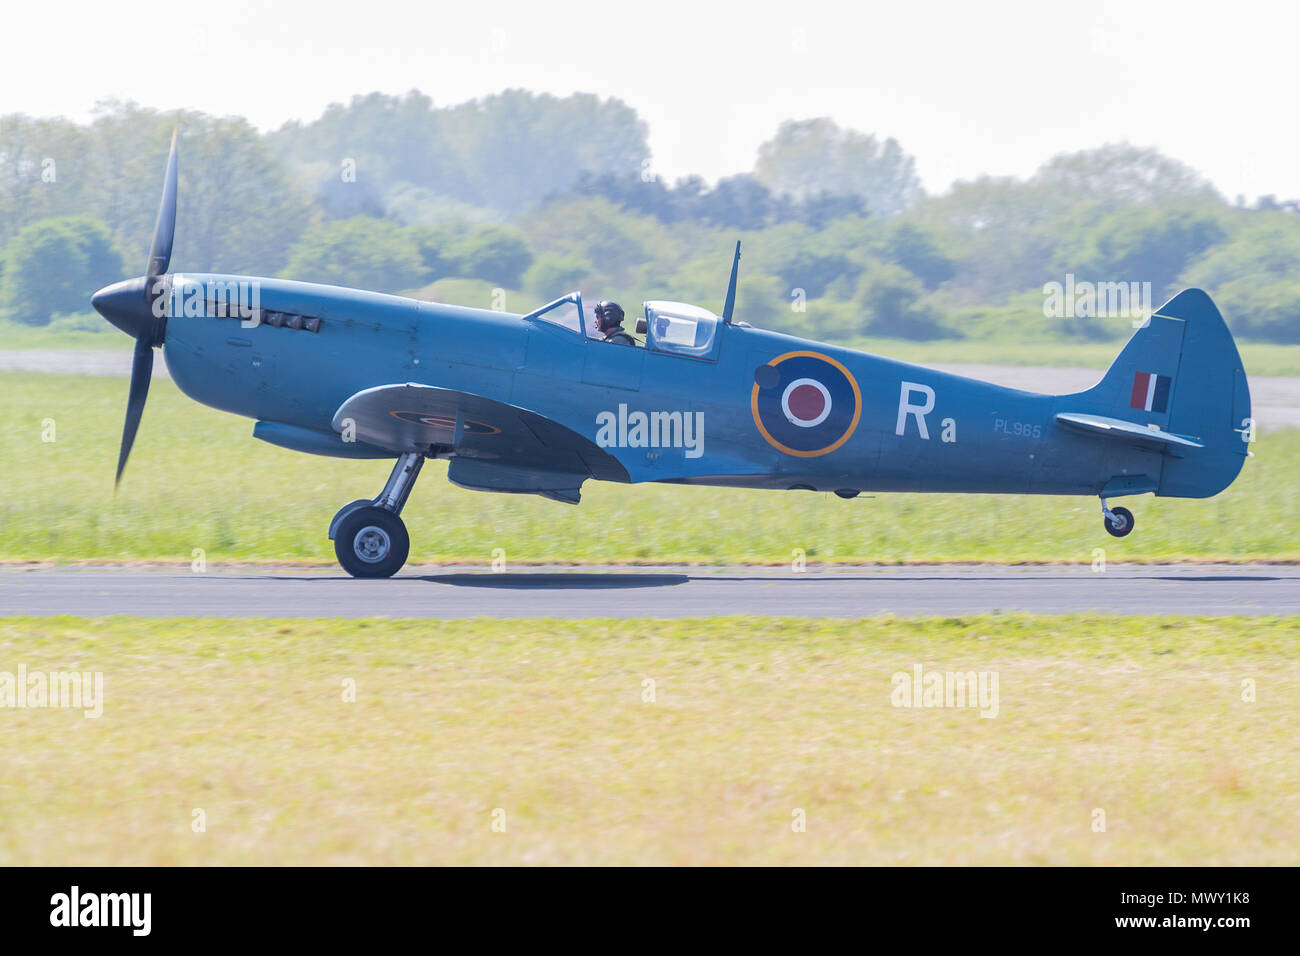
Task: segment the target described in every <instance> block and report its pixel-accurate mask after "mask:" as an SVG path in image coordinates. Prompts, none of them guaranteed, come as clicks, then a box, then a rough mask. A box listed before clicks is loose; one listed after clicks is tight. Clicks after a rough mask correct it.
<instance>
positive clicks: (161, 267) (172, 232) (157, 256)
mask: <svg viewBox="0 0 1300 956" xmlns="http://www.w3.org/2000/svg"><path fill="white" fill-rule="evenodd" d="M179 133H180V130H173V131H172V151H171V155H170V156H168V157H167V178H166V179H165V180H164V181H163V194H162V202H161V203H159V205H158V221H157V222H155V223H154V227H153V245H152V246H150V247H149V268H148V270H147V271H146V272H145V275H147V276H148V277H149V278H151V279H152V278H153V277H154V276H160V275H163V274H164V273H166V272H167V267H168V266H170V265H171V262H172V240H173V239H175V238H176V137H177V135H178V134H179Z"/></svg>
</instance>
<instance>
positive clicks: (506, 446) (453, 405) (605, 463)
mask: <svg viewBox="0 0 1300 956" xmlns="http://www.w3.org/2000/svg"><path fill="white" fill-rule="evenodd" d="M333 426H334V430H335V431H337V432H340V433H342V434H347V431H348V430H349V429H350V430H351V431H352V434H353V437H354V438H355V440H356V441H357V442H364V443H365V444H367V445H373V446H377V447H379V448H385V449H388V450H390V451H392V452H393V453H394V454H401V453H404V452H426V453H429V452H437V451H443V452H450V453H451V454H450V455H449V456H448V457H450V458H451V466H450V470H449V472H448V477H449V478H450V479H451V480H452V481H453V482H455V483H456V484H459V485H463V486H464V487H468V488H475V489H479V490H484V491H506V492H523V493H533V494H541V495H544V496H546V497H550V498H555V499H556V500H560V501H566V502H572V503H576V502H577V499H578V489H579V488H580V487H581V485H582V482H583V481H585V480H586V479H588V478H600V479H603V480H605V481H627V480H628V473H627V470H626V469H625V468H624V467H623V465H622V464H620V463H619V461H618V460H617V459H616V458H614V457H613V456H612V455H610V454H609V453H608V452H606V451H605V450H604V449H602V448H600V447H599V446H598V445H596V443H595V442H593V441H591V440H590V439H589V438H586V437H585V436H583V435H580V434H578V433H577V432H575V431H573V430H572V429H570V428H567V427H565V426H564V425H561V424H559V423H558V422H555V421H552V420H551V419H549V418H546V417H544V416H542V415H538V414H537V413H535V412H531V411H529V410H528V409H526V408H520V407H518V406H516V405H510V404H507V403H505V402H498V401H495V400H494V399H490V398H483V397H482V396H479V395H473V394H471V393H469V392H458V391H455V390H452V389H446V388H437V387H435V386H432V385H419V384H415V383H411V382H408V383H405V384H401V385H379V386H376V387H374V388H367V389H364V390H363V391H360V392H357V393H356V394H355V395H353V396H352V397H351V398H349V399H348V400H347V401H345V402H344V403H343V404H342V405H340V406H339V409H338V411H337V412H335V413H334V420H333Z"/></svg>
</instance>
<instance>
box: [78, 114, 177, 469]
mask: <svg viewBox="0 0 1300 956" xmlns="http://www.w3.org/2000/svg"><path fill="white" fill-rule="evenodd" d="M176 137H177V134H176V133H172V148H171V155H170V156H168V158H167V178H166V180H165V181H164V183H163V195H162V202H161V204H159V206H158V220H157V222H155V223H154V227H153V243H152V244H151V245H150V247H149V265H148V268H147V269H146V271H145V274H144V275H143V276H140V277H139V278H135V279H126V280H124V281H122V282H115V283H113V285H110V286H105V287H104V288H102V289H100V290H99V291H98V292H96V293H95V294H94V295H93V296H91V299H90V304H91V305H92V306H94V308H95V311H96V312H98V313H99V314H100V315H102V316H103V317H104V318H105V319H107V320H108V321H109V322H111V323H112V324H113V325H115V326H117V328H119V329H121V330H122V331H123V332H125V333H126V334H127V335H129V336H131V337H132V338H133V339H135V354H134V356H133V357H132V359H131V387H130V390H129V391H128V392H127V399H126V421H125V423H124V424H123V426H122V448H121V451H120V452H118V456H117V477H116V478H115V479H114V481H113V486H114V487H117V483H118V482H120V481H121V480H122V470H123V469H124V468H126V460H127V458H128V457H129V456H130V454H131V446H132V445H133V444H135V433H136V431H137V430H138V429H139V428H140V416H141V415H142V414H144V403H145V399H146V398H148V396H149V382H150V379H151V378H152V377H153V350H154V346H156V345H162V344H163V339H164V338H165V336H166V332H167V298H168V292H169V282H168V280H167V269H168V267H169V266H170V265H171V259H172V242H173V240H174V239H175V238H176Z"/></svg>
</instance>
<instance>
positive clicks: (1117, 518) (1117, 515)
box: [1103, 508, 1133, 538]
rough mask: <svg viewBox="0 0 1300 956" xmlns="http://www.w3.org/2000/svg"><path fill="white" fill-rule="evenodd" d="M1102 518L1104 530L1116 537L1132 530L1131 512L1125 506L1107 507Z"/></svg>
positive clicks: (1120, 536)
mask: <svg viewBox="0 0 1300 956" xmlns="http://www.w3.org/2000/svg"><path fill="white" fill-rule="evenodd" d="M1103 520H1104V521H1105V523H1106V530H1107V531H1109V532H1110V533H1111V534H1112V535H1114V536H1115V537H1117V538H1122V537H1124V536H1125V535H1127V534H1128V533H1129V532H1130V531H1132V530H1133V512H1131V511H1129V510H1128V509H1127V508H1108V509H1107V510H1106V514H1105V517H1104V519H1103Z"/></svg>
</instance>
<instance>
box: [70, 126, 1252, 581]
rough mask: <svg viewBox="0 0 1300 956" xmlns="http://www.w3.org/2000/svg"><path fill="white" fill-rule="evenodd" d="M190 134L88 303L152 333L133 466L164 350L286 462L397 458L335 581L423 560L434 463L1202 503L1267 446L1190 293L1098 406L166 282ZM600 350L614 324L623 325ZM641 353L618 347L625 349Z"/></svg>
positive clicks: (771, 358) (663, 318) (575, 323)
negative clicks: (124, 276) (120, 272)
mask: <svg viewBox="0 0 1300 956" xmlns="http://www.w3.org/2000/svg"><path fill="white" fill-rule="evenodd" d="M176 176H177V163H176V140H175V137H173V139H172V151H171V155H170V158H169V160H168V165H167V174H166V180H165V186H164V190H163V198H162V204H161V208H160V209H159V213H158V221H157V224H156V226H155V229H154V238H153V245H152V248H151V250H150V253H149V266H148V270H147V272H146V274H145V275H144V276H142V277H140V278H136V279H129V280H126V281H124V282H118V283H116V284H114V285H111V286H109V287H107V288H105V289H101V290H100V291H99V292H97V293H96V294H95V296H94V298H93V299H92V304H93V305H94V307H95V309H96V310H98V311H99V313H100V314H101V315H103V316H104V318H106V319H107V320H108V321H109V322H111V323H113V325H115V326H117V327H118V328H119V329H121V330H122V331H124V332H126V333H127V334H129V335H131V336H132V337H134V338H135V340H136V345H135V357H134V364H133V368H132V373H131V385H130V392H129V397H128V400H127V412H126V423H125V426H124V428H123V432H122V447H121V453H120V456H119V459H118V465H117V477H118V479H119V480H120V479H121V476H122V469H123V467H124V466H125V464H126V460H127V456H128V455H129V453H130V451H131V445H132V443H133V441H134V439H135V434H136V430H137V428H138V426H139V423H140V416H141V413H142V411H143V409H144V404H145V398H146V395H147V392H148V388H149V379H150V373H151V370H152V367H153V350H154V348H155V347H157V346H161V347H163V348H164V349H165V351H166V356H167V366H168V368H169V370H170V372H171V375H172V378H173V379H174V380H175V381H176V384H177V385H178V386H179V387H180V388H181V390H182V391H184V392H185V393H186V394H187V395H189V396H190V397H191V398H193V399H195V400H196V401H199V402H202V403H204V404H205V405H210V406H212V407H214V408H219V409H222V410H223V411H228V412H233V413H235V414H237V415H245V416H247V417H249V418H252V419H255V420H256V424H255V425H254V427H253V434H254V436H256V437H257V438H260V439H262V440H264V441H267V442H270V443H272V444H274V445H279V446H281V447H284V448H288V449H292V450H295V451H302V452H308V453H311V454H316V455H331V456H336V457H344V458H389V459H396V464H395V465H394V467H393V471H392V474H391V476H390V477H389V479H388V483H387V484H386V485H385V487H384V489H383V491H381V492H380V493H379V495H378V496H377V497H375V498H373V499H363V500H360V501H353V502H351V503H350V504H347V505H345V506H344V507H343V508H342V509H341V510H340V511H339V512H338V513H337V514H336V515H335V516H334V519H333V521H331V522H330V527H329V536H330V538H331V539H333V541H334V548H335V552H336V553H337V555H338V559H339V563H340V564H341V565H342V566H343V568H344V569H345V570H347V571H348V572H349V573H350V574H352V575H354V576H356V577H370V578H378V577H388V576H390V575H392V574H394V573H395V572H396V571H397V570H398V569H399V568H401V567H402V565H403V564H404V563H405V561H406V558H407V554H408V551H409V548H410V541H409V538H408V536H407V532H406V527H405V525H404V524H403V522H402V520H401V517H400V516H401V512H402V507H403V505H404V504H405V503H406V499H407V496H408V495H409V494H410V493H411V487H412V485H414V483H415V479H416V477H417V476H418V475H419V473H420V468H421V466H422V465H423V463H424V461H425V459H426V458H444V459H447V460H448V462H449V465H448V472H447V475H448V478H449V479H450V480H451V481H452V482H453V483H454V484H457V485H460V486H461V487H465V488H473V489H477V490H480V491H498V492H511V493H526V494H537V495H542V496H544V497H546V498H551V499H553V500H555V501H562V502H569V503H571V504H576V503H577V502H578V499H579V493H580V490H581V488H582V485H583V483H584V482H585V481H587V479H589V478H596V479H600V480H604V481H620V482H643V481H660V482H673V483H678V484H693V485H720V486H729V487H742V488H771V489H782V490H785V489H807V490H811V491H833V492H835V494H837V495H839V496H840V497H842V498H853V497H855V496H857V495H858V494H859V493H861V492H863V491H911V492H918V491H923V492H976V493H986V494H987V493H998V494H1043V495H1096V496H1099V497H1100V499H1101V510H1102V515H1103V519H1104V524H1105V527H1106V530H1107V531H1109V532H1110V533H1111V534H1112V535H1115V536H1118V537H1122V536H1124V535H1127V534H1128V533H1129V532H1130V531H1132V530H1133V515H1132V513H1131V512H1129V511H1128V509H1126V508H1120V507H1115V508H1112V507H1110V506H1109V505H1108V503H1107V502H1108V499H1110V498H1114V497H1118V496H1121V495H1137V494H1143V493H1146V492H1152V493H1154V494H1156V495H1162V496H1172V497H1180V498H1207V497H1210V496H1212V495H1215V494H1218V493H1219V492H1220V491H1222V490H1223V489H1224V488H1226V487H1228V485H1229V484H1231V483H1232V481H1233V479H1235V478H1236V476H1237V474H1238V472H1239V471H1240V470H1241V467H1242V463H1243V462H1244V461H1245V459H1246V457H1247V455H1248V451H1247V442H1248V441H1249V440H1250V439H1251V437H1253V426H1252V423H1251V418H1250V415H1251V411H1250V392H1249V389H1248V387H1247V382H1246V374H1245V372H1244V371H1243V369H1242V364H1241V358H1240V356H1239V355H1238V353H1237V348H1236V346H1235V345H1234V344H1233V340H1232V336H1231V334H1230V333H1229V332H1228V329H1227V326H1226V325H1225V324H1224V321H1223V319H1222V317H1221V316H1220V315H1219V312H1218V310H1217V309H1216V308H1215V307H1214V304H1213V303H1212V302H1211V301H1210V298H1209V296H1207V295H1206V294H1205V293H1204V292H1201V291H1199V290H1197V289H1189V290H1187V291H1185V292H1181V293H1179V294H1178V295H1176V296H1175V297H1174V298H1172V299H1170V300H1169V301H1168V302H1167V303H1165V304H1164V305H1163V306H1161V307H1160V309H1159V310H1157V311H1156V313H1155V314H1154V315H1152V316H1151V318H1150V319H1149V320H1148V321H1147V323H1146V324H1145V325H1143V326H1142V327H1141V328H1140V329H1138V331H1137V332H1136V333H1134V335H1133V337H1132V338H1131V339H1130V341H1129V342H1128V344H1127V345H1126V346H1125V348H1124V350H1123V351H1122V352H1121V353H1120V355H1119V358H1117V359H1116V360H1115V363H1114V364H1113V365H1112V366H1111V367H1110V370H1109V371H1107V372H1106V374H1105V376H1104V377H1103V378H1102V379H1101V381H1100V382H1099V383H1098V384H1097V385H1096V386H1094V387H1093V388H1090V389H1088V390H1087V391H1084V392H1079V393H1077V394H1073V395H1040V394H1034V393H1030V392H1023V391H1017V390H1015V389H1009V388H1001V387H998V386H996V385H992V384H989V383H986V382H981V381H977V380H974V379H969V378H963V377H961V376H957V375H950V374H947V373H944V372H939V371H935V370H933V369H928V368H924V367H921V366H917V365H908V364H906V363H903V362H896V361H893V360H891V359H887V358H881V357H878V356H874V355H868V354H865V353H862V352H857V351H854V350H852V349H846V348H837V347H834V346H830V345H821V344H818V343H815V342H809V341H805V340H803V339H799V338H795V337H793V336H789V335H782V334H779V333H776V332H766V331H763V330H761V329H756V328H752V327H751V326H750V325H748V324H747V323H745V322H741V321H736V320H733V317H732V313H733V308H734V304H735V295H736V275H737V267H738V265H739V259H740V246H739V243H738V244H737V246H736V256H735V259H734V260H733V262H732V267H731V280H730V284H729V287H728V290H727V295H726V304H725V306H724V307H723V310H722V314H721V316H718V315H714V314H713V313H712V312H709V311H707V310H705V309H702V308H699V307H697V306H692V305H685V304H682V303H677V302H659V301H655V302H647V303H645V315H644V318H642V319H639V320H638V322H637V331H639V332H644V333H645V336H646V338H645V341H644V344H641V343H638V342H636V340H634V339H631V338H630V337H628V336H626V334H625V333H624V334H623V338H622V341H623V344H619V343H618V342H616V341H607V340H606V337H605V336H604V335H602V334H601V333H600V331H598V329H597V325H596V323H594V322H593V317H592V314H591V313H590V312H589V311H588V310H587V309H586V308H584V306H583V301H582V297H581V295H579V294H578V293H576V292H574V293H570V294H569V295H566V296H562V297H561V298H558V299H556V300H555V301H554V302H551V303H549V304H547V305H544V306H542V307H541V308H539V309H536V310H534V311H532V312H530V313H528V314H527V315H515V314H511V313H506V312H498V311H489V310H484V309H471V308H462V307H459V306H453V305H442V304H435V303H430V302H422V301H417V300H415V299H409V298H402V297H400V296H394V295H380V294H376V293H372V292H361V291H357V290H353V289H343V288H337V287H334V286H327V285H313V284H309V283H305V282H291V281H285V280H281V279H264V278H254V277H247V276H230V275H208V274H198V275H196V274H189V273H187V274H169V273H168V266H169V263H170V260H171V249H172V239H173V235H174V232H175V219H176ZM607 331H609V330H608V329H607ZM629 342H630V344H627V343H629Z"/></svg>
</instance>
